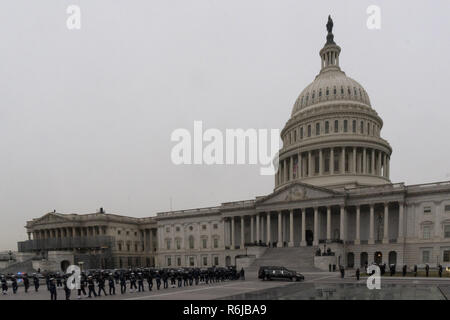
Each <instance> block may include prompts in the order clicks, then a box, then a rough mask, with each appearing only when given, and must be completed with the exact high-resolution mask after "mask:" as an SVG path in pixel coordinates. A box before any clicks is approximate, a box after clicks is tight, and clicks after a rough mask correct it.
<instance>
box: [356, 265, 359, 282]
mask: <svg viewBox="0 0 450 320" xmlns="http://www.w3.org/2000/svg"><path fill="white" fill-rule="evenodd" d="M356 280H357V281H359V268H357V269H356Z"/></svg>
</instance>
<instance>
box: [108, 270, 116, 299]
mask: <svg viewBox="0 0 450 320" xmlns="http://www.w3.org/2000/svg"><path fill="white" fill-rule="evenodd" d="M108 284H109V295H115V294H116V283H115V281H114V277H113V274H112V273H110V274H109V277H108Z"/></svg>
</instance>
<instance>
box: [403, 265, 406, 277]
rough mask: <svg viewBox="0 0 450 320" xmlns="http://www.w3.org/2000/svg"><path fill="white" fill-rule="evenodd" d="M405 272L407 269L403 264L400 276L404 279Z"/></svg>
mask: <svg viewBox="0 0 450 320" xmlns="http://www.w3.org/2000/svg"><path fill="white" fill-rule="evenodd" d="M406 270H407V267H406V264H405V265H403V269H402V275H403V276H404V277H405V276H406Z"/></svg>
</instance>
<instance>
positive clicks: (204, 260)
mask: <svg viewBox="0 0 450 320" xmlns="http://www.w3.org/2000/svg"><path fill="white" fill-rule="evenodd" d="M195 260H196V257H195V256H190V257H188V258H187V264H188V266H189V267H195V266H196V264H195ZM212 260H213V261H212V262H213V266H218V265H219V257H218V256H213V257H212ZM175 263H176V266H177V267H181V256H176V257H175ZM201 264H202V266H204V267H207V266H208V256H202V257H201ZM166 265H167V266H168V267H171V266H172V257H171V256H166Z"/></svg>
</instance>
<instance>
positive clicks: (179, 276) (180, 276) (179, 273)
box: [177, 270, 183, 288]
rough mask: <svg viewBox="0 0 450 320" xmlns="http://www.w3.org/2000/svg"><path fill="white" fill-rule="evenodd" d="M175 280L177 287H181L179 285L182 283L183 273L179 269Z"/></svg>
mask: <svg viewBox="0 0 450 320" xmlns="http://www.w3.org/2000/svg"><path fill="white" fill-rule="evenodd" d="M177 281H178V288H181V286H182V285H183V273H182V272H181V271H180V270H178V271H177Z"/></svg>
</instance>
